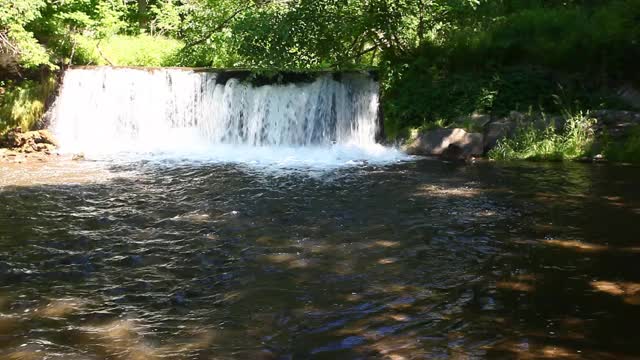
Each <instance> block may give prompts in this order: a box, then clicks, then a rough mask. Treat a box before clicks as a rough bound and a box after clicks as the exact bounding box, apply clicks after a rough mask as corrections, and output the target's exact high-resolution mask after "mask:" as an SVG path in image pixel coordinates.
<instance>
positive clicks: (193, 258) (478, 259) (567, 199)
mask: <svg viewBox="0 0 640 360" xmlns="http://www.w3.org/2000/svg"><path fill="white" fill-rule="evenodd" d="M216 79H220V78H219V77H218V75H216V74H214V73H202V72H194V71H186V70H154V71H143V70H136V69H110V68H99V69H91V70H89V69H74V70H71V71H69V72H68V73H67V74H66V76H65V79H64V86H63V88H62V91H61V94H60V97H59V99H58V101H57V105H56V108H55V114H54V122H53V126H54V131H55V132H56V133H57V134H58V136H59V137H60V139H61V142H62V148H63V151H65V152H71V153H73V152H83V153H85V154H86V160H84V161H70V160H60V161H48V162H42V163H40V162H27V163H25V164H9V163H0V359H65V360H67V359H72V360H75V359H116V360H130V359H425V358H436V359H444V358H454V359H473V358H484V357H489V358H527V359H532V358H554V359H555V358H561V359H577V358H591V359H600V358H602V359H621V358H630V359H631V358H638V357H639V356H640V349H639V348H638V344H640V332H638V331H637V325H638V324H639V323H640V271H639V270H638V261H639V260H640V243H639V242H638V239H640V228H638V227H637V226H633V224H636V223H637V222H638V221H639V220H640V192H638V189H637V186H638V184H639V183H640V168H637V167H629V166H610V165H586V164H527V163H502V164H501V163H478V164H473V165H465V164H459V163H446V162H441V161H436V160H430V159H421V158H409V157H407V156H405V155H403V154H402V153H400V152H398V151H397V150H394V149H391V148H386V147H383V146H381V145H378V144H376V143H375V133H376V131H377V130H378V129H376V124H377V122H376V117H377V116H376V111H377V102H378V99H377V89H376V88H377V85H376V83H375V81H373V80H371V79H370V78H368V77H367V76H362V75H355V74H354V75H349V76H346V77H342V78H340V79H337V80H336V79H334V78H333V77H330V76H320V77H318V78H317V79H316V80H315V81H312V82H306V83H296V84H281V85H269V86H251V85H248V84H247V83H246V82H242V81H239V80H237V79H227V80H225V81H222V80H220V81H218V80H216Z"/></svg>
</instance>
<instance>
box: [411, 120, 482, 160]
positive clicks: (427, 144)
mask: <svg viewBox="0 0 640 360" xmlns="http://www.w3.org/2000/svg"><path fill="white" fill-rule="evenodd" d="M403 150H404V151H406V152H407V153H408V154H411V155H436V156H443V157H445V158H447V159H465V158H467V157H470V156H475V155H482V153H483V152H484V147H483V135H482V134H480V133H468V132H466V131H465V130H464V129H460V128H455V129H435V130H429V131H425V132H422V133H417V134H415V136H414V137H413V139H412V140H411V141H410V143H409V144H408V145H406V146H405V147H404V149H403Z"/></svg>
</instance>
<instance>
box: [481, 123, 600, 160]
mask: <svg viewBox="0 0 640 360" xmlns="http://www.w3.org/2000/svg"><path fill="white" fill-rule="evenodd" d="M595 123H596V120H595V119H592V118H590V117H589V116H588V114H583V113H577V114H570V113H566V114H565V124H564V127H563V128H562V129H560V130H557V129H556V127H555V126H554V125H553V124H550V125H548V126H546V127H537V126H536V125H534V124H531V123H529V124H518V127H517V129H516V131H515V134H514V136H512V137H509V138H504V139H502V140H499V141H498V143H497V144H496V146H495V147H494V148H493V149H491V150H490V151H489V153H488V156H489V158H491V159H495V160H537V161H541V160H546V161H559V160H575V159H579V158H583V157H585V156H588V155H590V153H591V151H592V147H593V143H594V140H595V134H594V130H593V126H594V125H595Z"/></svg>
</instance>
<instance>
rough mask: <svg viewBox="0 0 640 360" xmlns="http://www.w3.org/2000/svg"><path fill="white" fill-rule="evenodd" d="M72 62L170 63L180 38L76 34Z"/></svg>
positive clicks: (83, 63) (112, 63) (173, 61)
mask: <svg viewBox="0 0 640 360" xmlns="http://www.w3.org/2000/svg"><path fill="white" fill-rule="evenodd" d="M76 42H77V50H76V54H75V57H74V63H75V64H82V65H115V66H172V65H174V64H175V63H176V61H177V60H176V56H177V54H178V52H179V51H180V49H181V48H182V46H183V43H182V42H181V41H179V40H175V39H169V38H167V37H163V36H151V35H144V34H143V35H138V36H128V35H116V36H112V37H110V38H107V39H103V40H100V41H99V40H96V39H91V38H87V37H83V36H78V37H76Z"/></svg>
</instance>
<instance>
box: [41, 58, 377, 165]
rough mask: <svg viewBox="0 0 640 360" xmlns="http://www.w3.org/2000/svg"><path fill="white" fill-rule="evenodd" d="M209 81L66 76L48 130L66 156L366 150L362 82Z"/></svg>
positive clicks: (369, 107) (368, 136)
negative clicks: (198, 147) (211, 149)
mask: <svg viewBox="0 0 640 360" xmlns="http://www.w3.org/2000/svg"><path fill="white" fill-rule="evenodd" d="M218 78H220V74H217V73H214V72H199V71H193V70H183V69H151V70H147V69H130V68H108V67H104V68H92V69H71V70H68V71H67V72H66V73H65V76H64V80H63V85H62V89H61V93H60V95H59V98H58V100H57V102H56V107H55V109H54V114H53V124H54V131H55V132H56V134H57V135H58V137H59V138H60V142H61V144H62V145H63V147H67V148H69V149H71V150H73V151H102V152H114V151H156V150H163V148H167V147H171V146H173V145H176V142H180V141H184V140H185V139H190V140H189V141H191V142H198V143H199V144H209V145H211V144H233V145H248V146H256V147H258V146H276V147H277V146H313V145H331V144H354V145H362V146H366V145H370V144H372V143H375V136H376V131H377V110H378V84H377V83H376V82H375V81H374V80H373V79H371V78H370V77H369V76H368V75H364V74H357V73H354V74H343V75H342V76H341V79H340V81H336V80H334V79H333V78H332V76H331V75H329V74H327V75H319V76H318V77H317V79H316V80H315V81H313V82H310V83H290V84H286V85H264V86H253V85H251V84H249V83H248V82H243V81H240V80H238V79H234V78H231V79H227V80H226V81H217V79H218ZM182 145H185V144H182Z"/></svg>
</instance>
